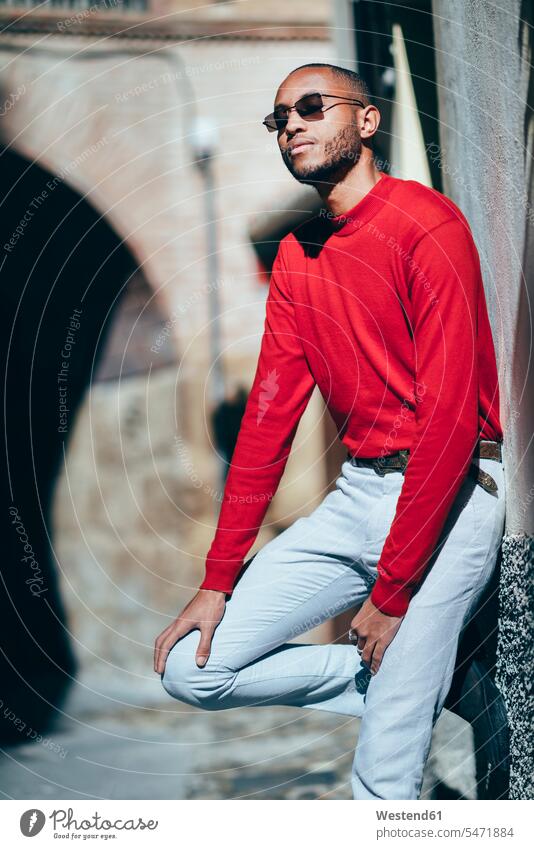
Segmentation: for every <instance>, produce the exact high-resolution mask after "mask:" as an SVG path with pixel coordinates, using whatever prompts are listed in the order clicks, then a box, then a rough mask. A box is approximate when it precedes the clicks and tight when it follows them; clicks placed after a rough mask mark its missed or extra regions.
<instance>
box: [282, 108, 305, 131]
mask: <svg viewBox="0 0 534 849" xmlns="http://www.w3.org/2000/svg"><path fill="white" fill-rule="evenodd" d="M305 128H306V121H305V120H304V118H303V117H302V116H301V115H299V113H298V112H297V110H296V109H292V110H291V111H290V113H289V115H288V116H287V124H286V133H295V132H296V131H297V130H301V129H305Z"/></svg>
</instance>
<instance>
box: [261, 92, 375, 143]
mask: <svg viewBox="0 0 534 849" xmlns="http://www.w3.org/2000/svg"><path fill="white" fill-rule="evenodd" d="M317 95H318V96H319V97H320V98H321V105H320V106H318V107H317V109H314V110H313V111H312V112H308V114H302V112H301V111H300V109H299V103H302V101H303V100H306V99H307V98H308V97H317ZM323 97H337V98H341V99H340V100H339V103H332V106H325V104H324V103H323V102H322V99H323ZM341 103H356V104H357V105H358V106H362V107H363V108H365V103H362V101H361V100H355V99H352V98H350V97H345V96H344V95H343V94H326V93H325V92H322V91H310V92H309V94H304V95H303V96H302V97H299V99H298V100H296V101H295V103H294V105H293V106H286V107H284V109H283V111H284V112H285V117H283V118H277V116H276V112H271V113H270V115H266V116H265V118H264V120H263V121H262V124H263V125H264V126H265V127H267V129H268V131H269V132H270V133H276V132H280V131H281V130H284V129H285V127H286V125H287V122H288V120H289V113H290V112H291V110H292V109H295V110H296V111H297V112H298V114H299V115H300V117H301V118H304V119H305V120H308V118H309V117H310V116H311V115H316V114H317V113H318V112H326V111H327V109H332V107H333V106H339V105H340V104H341ZM301 108H302V107H301ZM278 121H285V123H284V125H283V126H282V127H280V126H279V125H278ZM269 122H272V123H269ZM273 123H276V126H274V127H273V125H272V124H273Z"/></svg>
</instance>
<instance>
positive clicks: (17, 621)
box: [0, 147, 139, 742]
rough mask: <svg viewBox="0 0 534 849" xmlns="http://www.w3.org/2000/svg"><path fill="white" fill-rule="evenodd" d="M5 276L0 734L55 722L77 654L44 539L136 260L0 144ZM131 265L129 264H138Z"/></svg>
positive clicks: (6, 738)
mask: <svg viewBox="0 0 534 849" xmlns="http://www.w3.org/2000/svg"><path fill="white" fill-rule="evenodd" d="M0 185H1V204H2V216H1V221H2V225H1V226H2V234H1V242H0V250H1V254H2V256H1V268H2V277H3V288H2V292H3V303H2V310H1V321H2V330H1V333H0V336H1V339H2V392H3V395H4V399H3V400H4V405H3V408H4V409H5V428H4V432H3V436H4V439H3V445H2V463H3V467H4V468H3V470H2V472H3V473H2V480H3V481H4V505H3V509H2V523H1V527H2V555H3V556H2V565H1V573H0V574H1V578H2V591H1V594H0V598H1V601H0V629H1V630H0V648H1V655H0V666H1V668H0V676H1V680H2V693H1V697H0V736H1V738H2V741H3V742H13V741H16V740H21V741H22V742H24V741H27V740H28V739H31V735H30V737H28V734H29V732H30V731H32V730H33V731H34V732H38V733H42V732H43V731H44V730H45V729H49V728H50V726H51V724H52V723H53V719H54V715H55V713H56V710H57V709H60V707H61V703H62V698H63V696H64V695H65V693H66V689H67V687H68V683H69V681H70V679H71V677H72V676H73V675H75V673H76V671H77V662H76V657H75V654H74V652H73V648H72V645H71V641H70V638H69V627H68V623H67V622H66V618H65V611H64V607H63V604H62V599H61V597H60V593H59V588H58V576H57V569H56V564H55V563H54V554H53V540H52V539H51V507H52V498H53V494H54V486H55V482H56V478H57V476H58V473H59V472H60V471H61V468H62V462H63V455H64V452H65V449H66V446H67V443H68V439H69V434H70V433H71V431H72V429H73V424H74V418H75V415H76V411H77V409H78V407H79V405H80V402H81V400H82V398H83V396H84V393H85V391H86V389H87V386H88V383H89V381H90V379H91V375H92V371H93V370H94V369H95V368H96V366H97V363H98V362H99V360H100V359H101V356H102V350H103V348H104V343H105V341H106V339H107V337H108V330H109V327H110V325H111V322H112V317H113V316H114V315H115V309H116V305H117V303H118V302H119V300H121V301H122V295H123V293H124V291H125V289H126V284H127V283H128V281H129V279H130V277H131V276H132V275H133V274H134V273H135V272H136V263H135V261H134V259H133V257H132V255H131V253H130V252H129V250H128V249H127V248H126V247H125V246H124V245H123V244H122V242H121V241H120V240H119V238H118V237H117V235H116V233H115V232H114V231H113V230H112V229H111V228H110V227H109V225H108V224H107V223H106V221H105V220H104V219H103V218H100V217H99V215H98V213H97V212H96V211H95V210H94V209H93V208H92V207H91V206H90V205H89V204H88V203H87V202H86V201H85V200H84V199H83V198H81V197H80V196H79V195H78V194H77V193H76V192H75V191H73V190H72V189H71V188H70V187H69V186H68V185H67V184H66V183H65V182H64V180H62V179H60V178H59V177H54V175H53V174H50V173H49V172H47V171H45V170H44V169H42V168H41V167H40V166H38V165H35V164H33V163H30V162H29V161H28V160H27V159H25V158H24V157H21V156H20V155H18V154H17V153H15V152H14V151H12V150H10V149H9V148H7V147H3V148H2V149H1V151H0ZM138 274H139V272H138Z"/></svg>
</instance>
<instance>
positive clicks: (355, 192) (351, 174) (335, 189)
mask: <svg viewBox="0 0 534 849" xmlns="http://www.w3.org/2000/svg"><path fill="white" fill-rule="evenodd" d="M380 179H381V176H380V171H379V170H378V168H377V167H376V166H375V164H374V161H373V160H372V159H371V160H370V161H369V162H367V161H366V162H362V161H360V162H358V163H357V164H356V165H355V166H354V168H351V170H350V171H348V172H347V173H346V174H345V176H344V177H342V178H341V179H340V180H339V182H337V183H335V184H334V185H332V184H326V183H321V184H319V185H318V186H316V188H317V191H318V192H319V195H320V197H321V200H322V202H323V204H324V205H325V207H326V208H327V210H328V211H329V212H330V213H331V215H342V214H343V213H344V212H347V211H348V210H349V209H352V208H353V207H354V206H356V204H357V203H359V202H360V201H361V200H362V199H363V198H364V197H365V195H366V194H367V193H368V192H370V191H371V189H372V188H373V186H375V185H376V184H377V183H378V181H379V180H380Z"/></svg>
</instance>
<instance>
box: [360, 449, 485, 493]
mask: <svg viewBox="0 0 534 849" xmlns="http://www.w3.org/2000/svg"><path fill="white" fill-rule="evenodd" d="M409 454H410V449H409V448H401V449H400V450H399V451H396V452H395V454H388V455H387V456H384V457H355V456H354V455H352V454H351V453H350V451H349V452H347V459H350V460H351V461H352V462H353V463H354V464H355V465H357V466H371V467H372V468H373V469H374V470H375V472H376V473H377V475H381V476H382V477H383V476H384V475H385V474H387V473H388V472H399V471H400V472H402V474H404V472H405V470H406V466H407V465H408V460H409ZM473 457H481V458H485V459H487V460H498V461H499V462H500V463H502V442H494V441H493V440H491V439H480V440H479V441H478V442H477V444H476V446H475V450H474V452H473ZM468 474H469V475H471V477H473V478H474V479H475V481H476V482H477V483H479V484H480V486H481V487H482V488H483V489H485V490H486V491H487V492H497V488H498V487H497V484H496V483H495V481H494V480H493V478H492V477H491V475H488V473H487V472H485V471H484V469H481V468H480V467H479V466H478V465H477V464H476V463H474V462H473V463H471V465H470V466H469V470H468Z"/></svg>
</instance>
